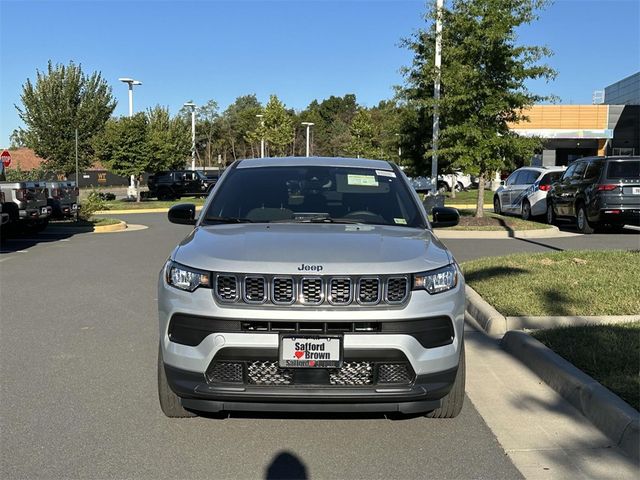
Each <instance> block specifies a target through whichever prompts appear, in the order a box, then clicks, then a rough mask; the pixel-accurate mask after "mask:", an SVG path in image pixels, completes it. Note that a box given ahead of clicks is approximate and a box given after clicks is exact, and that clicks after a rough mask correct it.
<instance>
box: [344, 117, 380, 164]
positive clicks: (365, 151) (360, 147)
mask: <svg viewBox="0 0 640 480" xmlns="http://www.w3.org/2000/svg"><path fill="white" fill-rule="evenodd" d="M376 130H377V129H376V128H375V126H374V124H373V120H372V118H371V113H370V112H369V111H368V110H366V109H362V110H360V111H358V113H357V114H356V116H355V117H354V118H353V122H351V126H350V127H349V133H350V134H351V140H350V141H349V145H348V147H347V152H348V153H349V155H351V156H354V157H356V156H357V157H365V158H382V149H381V148H380V146H379V143H378V138H377V137H378V134H377V133H378V132H377V131H376Z"/></svg>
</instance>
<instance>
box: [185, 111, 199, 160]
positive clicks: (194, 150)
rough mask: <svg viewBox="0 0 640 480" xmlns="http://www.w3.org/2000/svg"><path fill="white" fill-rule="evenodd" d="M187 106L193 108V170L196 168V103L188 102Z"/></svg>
mask: <svg viewBox="0 0 640 480" xmlns="http://www.w3.org/2000/svg"><path fill="white" fill-rule="evenodd" d="M184 106H185V107H189V108H191V170H195V169H196V104H195V103H193V102H187V103H185V104H184Z"/></svg>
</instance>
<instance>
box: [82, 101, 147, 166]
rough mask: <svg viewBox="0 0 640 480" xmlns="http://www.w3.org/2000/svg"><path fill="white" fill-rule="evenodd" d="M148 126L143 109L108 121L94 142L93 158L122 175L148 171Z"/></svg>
mask: <svg viewBox="0 0 640 480" xmlns="http://www.w3.org/2000/svg"><path fill="white" fill-rule="evenodd" d="M148 125H149V121H148V119H147V116H146V115H145V114H144V113H142V112H141V113H137V114H135V115H134V116H133V117H121V118H119V119H111V120H109V121H108V122H107V124H106V125H105V128H104V131H103V132H102V133H101V134H99V135H98V136H96V138H95V141H94V143H93V147H94V149H95V157H96V159H97V160H99V161H100V162H102V163H103V164H104V165H105V166H106V167H107V168H108V169H109V170H110V171H112V172H114V173H116V174H118V175H122V176H129V175H135V176H139V175H141V174H142V173H143V172H145V171H148V170H149V167H150V166H151V156H150V147H149V143H148V142H147V129H148Z"/></svg>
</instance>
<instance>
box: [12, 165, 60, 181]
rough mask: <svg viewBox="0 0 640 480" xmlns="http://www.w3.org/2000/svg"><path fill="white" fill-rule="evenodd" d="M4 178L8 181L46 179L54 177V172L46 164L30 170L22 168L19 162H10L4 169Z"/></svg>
mask: <svg viewBox="0 0 640 480" xmlns="http://www.w3.org/2000/svg"><path fill="white" fill-rule="evenodd" d="M4 174H5V179H6V180H7V181H8V182H21V181H25V180H32V181H35V180H48V179H55V178H56V174H55V173H54V172H52V171H51V170H49V169H48V167H47V166H46V165H41V166H39V167H38V168H33V169H31V170H22V168H20V164H19V163H18V164H15V165H14V164H12V165H11V166H10V167H9V168H5V169H4Z"/></svg>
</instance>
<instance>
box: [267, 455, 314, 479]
mask: <svg viewBox="0 0 640 480" xmlns="http://www.w3.org/2000/svg"><path fill="white" fill-rule="evenodd" d="M264 478H265V480H306V479H307V478H309V475H308V474H307V467H306V466H305V464H304V463H302V461H301V460H300V459H299V458H298V457H297V456H296V455H295V454H293V453H291V452H286V451H285V452H280V453H278V455H277V456H276V457H275V458H274V459H273V460H272V461H271V463H270V464H269V467H268V468H267V471H266V472H265V476H264Z"/></svg>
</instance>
